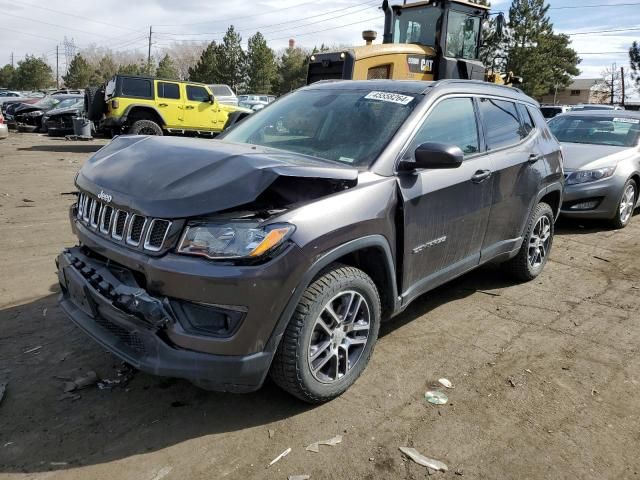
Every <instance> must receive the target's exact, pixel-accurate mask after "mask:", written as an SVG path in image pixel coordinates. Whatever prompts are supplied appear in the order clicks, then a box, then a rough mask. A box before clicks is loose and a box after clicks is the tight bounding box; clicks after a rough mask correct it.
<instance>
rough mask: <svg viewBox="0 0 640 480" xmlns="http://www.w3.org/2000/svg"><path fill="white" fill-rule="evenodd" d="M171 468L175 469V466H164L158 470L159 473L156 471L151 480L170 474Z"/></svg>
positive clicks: (158, 479) (157, 479)
mask: <svg viewBox="0 0 640 480" xmlns="http://www.w3.org/2000/svg"><path fill="white" fill-rule="evenodd" d="M171 470H173V467H162V468H161V469H160V470H158V473H156V474H155V476H154V477H153V478H152V479H151V480H160V479H161V478H164V477H166V476H167V475H169V474H170V473H171Z"/></svg>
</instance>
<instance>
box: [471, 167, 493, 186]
mask: <svg viewBox="0 0 640 480" xmlns="http://www.w3.org/2000/svg"><path fill="white" fill-rule="evenodd" d="M490 176H491V170H478V171H477V172H476V173H475V175H474V176H473V177H471V181H472V182H473V183H480V182H483V181H484V180H486V179H487V178H489V177H490Z"/></svg>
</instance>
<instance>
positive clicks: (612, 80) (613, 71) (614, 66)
mask: <svg viewBox="0 0 640 480" xmlns="http://www.w3.org/2000/svg"><path fill="white" fill-rule="evenodd" d="M615 74H616V64H615V63H614V64H613V65H611V105H613V95H614V87H615V84H616V82H615Z"/></svg>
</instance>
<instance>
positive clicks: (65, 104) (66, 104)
mask: <svg viewBox="0 0 640 480" xmlns="http://www.w3.org/2000/svg"><path fill="white" fill-rule="evenodd" d="M82 103H84V101H83V100H82V99H81V98H66V99H64V100H62V101H61V102H60V103H59V104H57V105H56V108H70V107H75V106H76V104H78V105H80V104H82Z"/></svg>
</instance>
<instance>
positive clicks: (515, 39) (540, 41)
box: [506, 0, 580, 97]
mask: <svg viewBox="0 0 640 480" xmlns="http://www.w3.org/2000/svg"><path fill="white" fill-rule="evenodd" d="M548 10H549V5H546V4H545V1H544V0H513V3H512V4H511V8H510V9H509V33H510V35H509V40H508V45H507V49H506V52H507V58H508V60H507V68H508V69H509V70H510V71H512V72H513V73H514V74H515V75H519V76H521V77H523V79H524V84H523V85H522V88H523V90H524V91H525V92H526V93H527V94H529V95H531V96H534V97H540V96H542V95H544V94H546V93H548V92H549V91H550V90H551V89H552V88H554V87H565V86H567V85H568V84H569V83H570V81H571V76H572V75H578V74H579V73H580V71H579V70H578V68H577V65H578V63H580V59H579V58H578V56H577V54H576V52H575V51H574V50H573V49H572V48H571V47H570V40H569V37H567V36H566V35H554V33H553V25H552V24H551V21H550V19H549V16H548V15H547V11H548Z"/></svg>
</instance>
